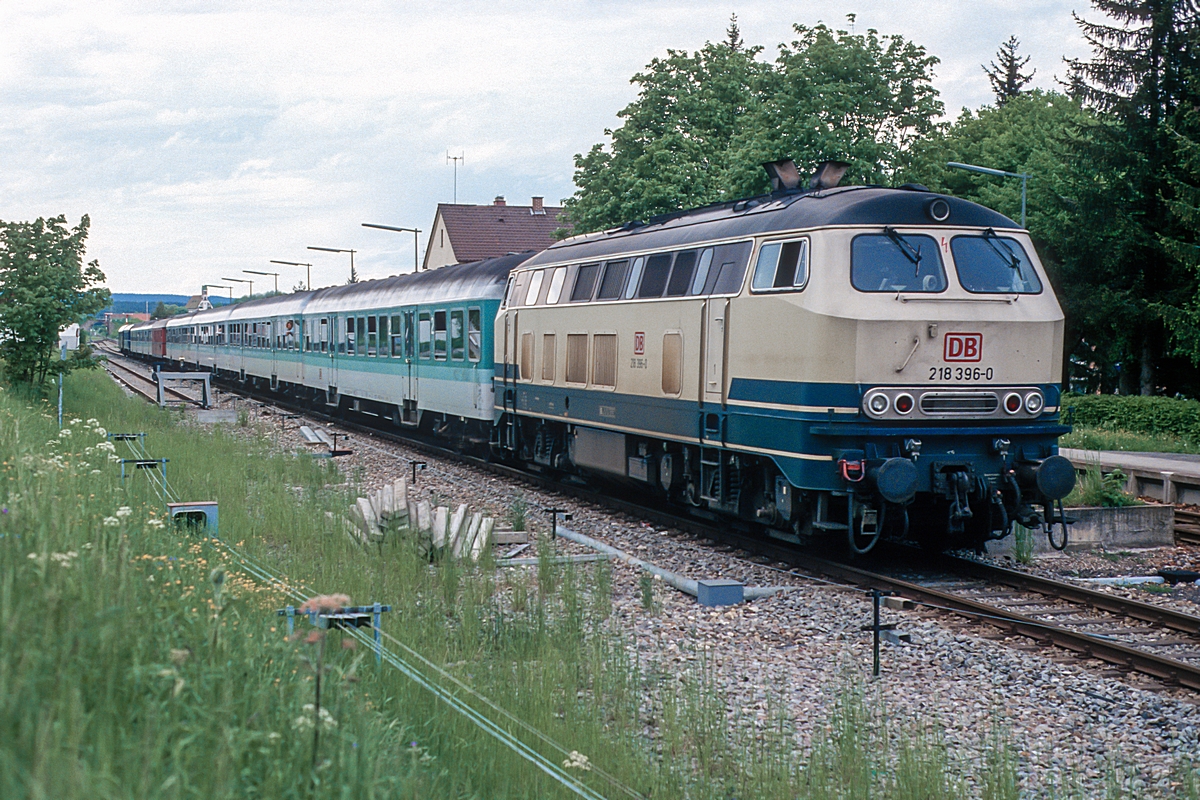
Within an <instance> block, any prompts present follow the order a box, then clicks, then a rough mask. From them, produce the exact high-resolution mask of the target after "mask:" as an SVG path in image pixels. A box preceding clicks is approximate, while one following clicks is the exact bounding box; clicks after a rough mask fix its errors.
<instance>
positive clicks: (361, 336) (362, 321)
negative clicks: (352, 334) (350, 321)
mask: <svg viewBox="0 0 1200 800" xmlns="http://www.w3.org/2000/svg"><path fill="white" fill-rule="evenodd" d="M372 327H374V326H372ZM357 341H358V348H357V351H356V353H355V355H360V356H365V355H366V354H367V318H366V317H359V318H358V339H357Z"/></svg>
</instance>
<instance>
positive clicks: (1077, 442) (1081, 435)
mask: <svg viewBox="0 0 1200 800" xmlns="http://www.w3.org/2000/svg"><path fill="white" fill-rule="evenodd" d="M1058 444H1059V447H1073V448H1076V449H1079V450H1122V451H1125V452H1132V453H1200V442H1196V441H1194V440H1192V439H1190V438H1188V437H1180V436H1167V435H1163V434H1148V433H1136V432H1133V431H1126V430H1119V429H1118V430H1109V429H1107V428H1096V427H1086V426H1082V425H1076V426H1075V428H1074V430H1072V431H1071V432H1070V433H1068V434H1067V435H1066V436H1063V437H1062V438H1061V439H1059V440H1058Z"/></svg>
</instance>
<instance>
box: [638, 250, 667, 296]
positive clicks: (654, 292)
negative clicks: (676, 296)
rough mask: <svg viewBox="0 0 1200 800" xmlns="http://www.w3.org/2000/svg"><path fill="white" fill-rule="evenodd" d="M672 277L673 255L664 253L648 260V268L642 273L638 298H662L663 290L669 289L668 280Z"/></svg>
mask: <svg viewBox="0 0 1200 800" xmlns="http://www.w3.org/2000/svg"><path fill="white" fill-rule="evenodd" d="M670 275H671V255H670V254H669V253H662V254H659V255H654V256H650V257H649V258H647V259H646V267H645V269H644V270H643V271H642V285H641V286H639V287H638V293H637V296H638V297H639V298H641V297H662V293H663V289H665V288H667V279H668V278H669V277H670Z"/></svg>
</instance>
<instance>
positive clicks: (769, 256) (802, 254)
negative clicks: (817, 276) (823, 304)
mask: <svg viewBox="0 0 1200 800" xmlns="http://www.w3.org/2000/svg"><path fill="white" fill-rule="evenodd" d="M807 284H808V239H796V240H795V241H791V242H768V243H766V244H764V245H763V246H762V247H761V248H759V251H758V261H757V262H756V263H755V265H754V278H753V279H751V281H750V288H751V289H753V290H754V291H756V292H778V291H799V290H801V289H803V288H804V287H805V286H806V285H807Z"/></svg>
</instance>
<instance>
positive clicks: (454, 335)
mask: <svg viewBox="0 0 1200 800" xmlns="http://www.w3.org/2000/svg"><path fill="white" fill-rule="evenodd" d="M539 274H540V273H539ZM463 334H464V331H463V312H462V310H461V309H457V310H455V311H451V312H450V358H452V359H454V360H455V361H462V360H463V356H464V355H465V346H464V345H465V342H464V339H465V337H464V335H463Z"/></svg>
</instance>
